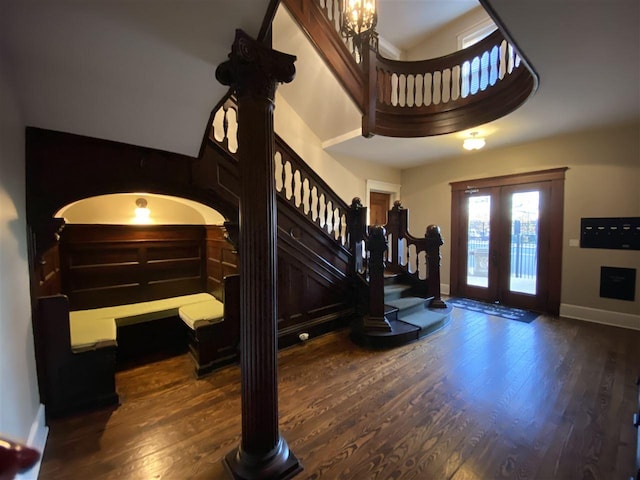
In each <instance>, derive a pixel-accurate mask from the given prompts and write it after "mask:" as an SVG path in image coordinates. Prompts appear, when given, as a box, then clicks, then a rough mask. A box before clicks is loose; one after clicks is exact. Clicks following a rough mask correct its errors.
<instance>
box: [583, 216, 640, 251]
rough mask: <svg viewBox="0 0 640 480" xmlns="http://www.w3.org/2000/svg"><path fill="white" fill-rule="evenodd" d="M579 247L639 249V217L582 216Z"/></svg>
mask: <svg viewBox="0 0 640 480" xmlns="http://www.w3.org/2000/svg"><path fill="white" fill-rule="evenodd" d="M580 247H581V248H609V249H616V250H640V217H618V218H583V219H581V221H580Z"/></svg>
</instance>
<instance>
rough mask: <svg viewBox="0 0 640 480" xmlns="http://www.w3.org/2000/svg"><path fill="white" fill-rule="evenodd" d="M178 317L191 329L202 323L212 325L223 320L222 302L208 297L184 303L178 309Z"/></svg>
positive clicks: (202, 324) (200, 325)
mask: <svg viewBox="0 0 640 480" xmlns="http://www.w3.org/2000/svg"><path fill="white" fill-rule="evenodd" d="M178 313H179V315H180V318H181V319H182V321H183V322H184V323H186V324H187V325H188V326H189V328H191V330H195V329H196V328H199V327H202V326H204V325H212V324H214V323H219V322H222V321H223V320H224V304H223V303H222V302H219V301H218V300H216V299H215V298H214V299H210V300H206V301H204V302H198V303H191V304H189V305H184V306H182V307H180V309H179V310H178Z"/></svg>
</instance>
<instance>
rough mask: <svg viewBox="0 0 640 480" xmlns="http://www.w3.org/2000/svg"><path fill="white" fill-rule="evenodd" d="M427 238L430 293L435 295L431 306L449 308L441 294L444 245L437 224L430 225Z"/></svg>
mask: <svg viewBox="0 0 640 480" xmlns="http://www.w3.org/2000/svg"><path fill="white" fill-rule="evenodd" d="M425 238H426V240H427V257H428V261H429V278H428V282H429V295H433V299H432V300H431V302H430V303H429V307H430V308H447V304H446V303H444V301H443V300H442V298H441V296H440V295H441V294H440V260H441V259H442V256H441V255H440V247H441V246H442V245H444V240H442V235H441V234H440V227H439V226H437V225H429V226H428V227H427V232H426V233H425Z"/></svg>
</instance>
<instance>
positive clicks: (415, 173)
mask: <svg viewBox="0 0 640 480" xmlns="http://www.w3.org/2000/svg"><path fill="white" fill-rule="evenodd" d="M639 131H640V124H639V123H637V122H635V123H631V124H626V125H618V126H611V127H607V128H602V129H597V130H589V131H583V132H578V133H574V134H568V135H560V136H557V137H552V138H546V139H542V140H539V141H535V142H530V143H526V144H521V145H517V146H513V147H505V148H499V149H491V148H486V149H484V150H481V151H479V152H477V153H466V154H464V155H460V156H458V157H454V158H449V159H446V160H444V161H441V162H438V163H434V164H427V165H424V166H420V167H416V168H412V169H408V170H405V171H403V172H402V199H403V205H404V206H405V207H407V208H408V209H409V211H410V215H411V217H410V219H409V221H410V229H411V231H412V232H416V233H421V232H422V231H423V229H424V227H425V226H426V225H427V224H429V223H436V224H438V225H440V227H441V228H442V233H443V236H444V240H445V245H444V247H443V249H442V256H443V259H442V277H441V278H442V282H443V283H444V284H448V283H449V279H450V269H449V262H450V252H451V250H450V245H449V243H450V240H451V187H450V185H449V183H450V182H456V181H463V180H472V179H478V178H485V177H493V176H499V175H508V174H512V173H522V172H527V171H536V170H545V169H550V168H556V167H569V169H568V170H567V172H566V180H565V202H564V230H563V233H564V237H563V263H562V296H561V313H562V312H563V306H564V307H567V309H568V310H566V311H569V310H571V311H572V312H574V313H573V314H575V315H576V316H578V317H585V316H589V315H593V316H596V317H603V316H606V315H604V314H603V312H616V313H618V314H620V315H618V318H619V320H618V321H617V324H619V325H624V326H629V327H631V328H638V329H640V277H638V278H637V281H636V299H635V301H634V302H630V301H624V300H613V299H607V298H600V296H599V281H600V267H601V266H613V267H627V268H636V269H637V270H638V272H640V255H638V253H639V252H637V251H622V250H604V249H585V248H578V247H574V246H569V240H577V239H579V238H580V219H581V218H582V217H640V161H639V159H640V142H639V141H638V132H639ZM574 307H576V308H574ZM576 312H577V313H576ZM592 319H594V318H592ZM594 320H595V319H594ZM601 320H602V321H603V322H605V323H607V322H608V321H605V320H603V319H602V318H601ZM608 323H612V322H608Z"/></svg>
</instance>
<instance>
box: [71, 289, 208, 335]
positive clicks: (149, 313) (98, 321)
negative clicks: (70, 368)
mask: <svg viewBox="0 0 640 480" xmlns="http://www.w3.org/2000/svg"><path fill="white" fill-rule="evenodd" d="M204 301H215V302H217V300H216V299H215V297H214V296H213V295H210V294H208V293H194V294H192V295H181V296H179V297H170V298H163V299H160V300H152V301H150V302H140V303H130V304H127V305H115V306H113V307H102V308H92V309H89V310H76V311H73V312H69V329H70V336H71V347H72V348H82V347H88V346H91V345H95V344H96V343H98V342H101V341H106V340H112V341H115V340H116V333H117V327H122V326H125V325H133V324H135V323H141V322H148V321H151V320H157V319H160V318H166V317H171V316H177V315H178V310H179V309H180V307H182V306H186V305H190V304H192V303H199V302H204ZM218 303H220V302H218Z"/></svg>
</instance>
